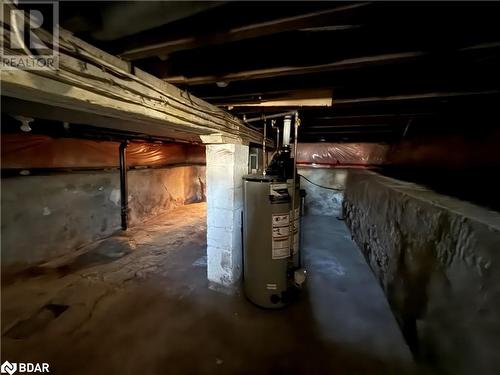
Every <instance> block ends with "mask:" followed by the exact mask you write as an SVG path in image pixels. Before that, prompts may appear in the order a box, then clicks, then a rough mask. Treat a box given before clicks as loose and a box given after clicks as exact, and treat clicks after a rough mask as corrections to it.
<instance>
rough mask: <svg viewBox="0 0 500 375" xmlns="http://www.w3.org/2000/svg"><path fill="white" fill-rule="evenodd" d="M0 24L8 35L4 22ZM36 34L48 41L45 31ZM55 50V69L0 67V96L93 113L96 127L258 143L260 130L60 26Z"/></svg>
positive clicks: (260, 136)
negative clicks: (127, 126)
mask: <svg viewBox="0 0 500 375" xmlns="http://www.w3.org/2000/svg"><path fill="white" fill-rule="evenodd" d="M2 27H3V28H4V30H3V31H4V33H3V36H4V38H8V37H9V32H8V29H6V28H8V27H9V25H8V24H4V25H2ZM37 34H38V36H39V37H40V39H42V40H43V41H44V42H46V43H50V42H51V35H50V34H48V33H47V32H44V31H37ZM5 45H6V46H7V45H9V44H8V43H5ZM9 52H10V53H11V54H15V53H16V52H14V51H9ZM59 52H60V53H59V69H58V70H50V69H47V70H33V71H26V70H20V69H14V70H2V72H1V80H2V95H4V96H9V97H13V98H17V99H22V100H27V101H31V102H35V103H42V104H45V105H49V106H51V107H56V108H62V109H64V110H66V111H68V110H69V111H74V112H76V113H85V114H86V119H87V121H91V118H92V116H96V117H99V118H100V119H101V120H99V121H96V124H95V125H96V126H102V118H103V117H104V118H110V119H114V120H122V121H124V122H128V123H129V124H135V127H136V129H134V131H136V132H138V133H147V129H148V126H150V125H156V129H157V130H158V129H161V127H164V128H165V130H166V132H165V133H166V134H167V135H166V136H171V134H172V130H173V131H176V134H177V135H178V137H179V138H180V139H182V138H183V135H185V136H186V138H190V139H192V136H193V134H195V135H202V134H203V135H207V134H212V133H216V134H222V135H224V136H227V138H228V139H230V138H236V139H241V140H242V141H243V142H255V143H261V142H262V135H261V134H260V133H259V132H257V131H255V130H253V129H251V128H248V127H247V126H245V125H244V124H243V122H242V121H240V120H239V119H238V118H236V117H234V116H232V115H230V114H229V113H227V112H225V111H223V110H221V109H219V108H217V107H215V106H213V105H211V104H209V103H206V102H204V101H203V100H201V99H198V98H195V97H193V96H190V95H189V94H188V93H187V92H184V91H181V90H179V89H178V88H176V87H174V86H172V85H170V84H168V83H166V82H164V81H162V80H160V79H157V78H155V77H153V76H151V75H149V74H147V73H145V72H142V71H140V70H138V69H135V70H134V71H133V69H132V67H131V66H130V64H129V63H127V62H125V61H123V60H121V59H119V58H117V57H115V56H112V55H109V54H107V53H106V52H103V51H101V50H99V49H97V48H95V47H93V46H91V45H89V44H87V43H85V42H83V41H82V40H80V39H78V38H76V37H74V36H73V35H71V34H70V33H68V32H66V31H64V30H61V32H60V45H59ZM119 123H120V122H119V121H110V126H109V127H110V128H113V127H114V128H120V127H119ZM89 125H94V124H93V123H90V124H89ZM198 139H199V137H198Z"/></svg>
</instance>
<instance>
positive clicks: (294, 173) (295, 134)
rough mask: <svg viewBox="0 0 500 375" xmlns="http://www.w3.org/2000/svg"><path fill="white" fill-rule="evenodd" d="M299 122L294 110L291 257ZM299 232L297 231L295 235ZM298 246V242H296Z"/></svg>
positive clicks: (297, 114) (291, 254) (293, 234)
mask: <svg viewBox="0 0 500 375" xmlns="http://www.w3.org/2000/svg"><path fill="white" fill-rule="evenodd" d="M299 124H300V119H299V113H298V112H295V121H294V126H293V127H294V130H295V133H294V139H293V183H292V215H291V216H290V221H291V223H292V225H291V233H292V239H291V241H290V242H291V244H292V246H291V251H290V258H292V259H293V250H294V248H293V247H294V241H293V240H294V237H295V233H294V228H293V227H294V225H295V199H296V194H295V190H296V189H295V186H296V179H297V138H298V137H297V136H298V132H299ZM298 235H299V233H298V232H297V236H298ZM297 246H298V244H297Z"/></svg>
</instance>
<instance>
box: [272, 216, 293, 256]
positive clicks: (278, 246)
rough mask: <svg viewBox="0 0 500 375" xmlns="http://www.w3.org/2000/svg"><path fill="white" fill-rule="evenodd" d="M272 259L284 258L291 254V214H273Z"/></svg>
mask: <svg viewBox="0 0 500 375" xmlns="http://www.w3.org/2000/svg"><path fill="white" fill-rule="evenodd" d="M272 233H273V237H272V238H273V239H272V244H273V245H272V259H283V258H287V257H289V256H290V241H289V234H290V215H289V214H273V215H272Z"/></svg>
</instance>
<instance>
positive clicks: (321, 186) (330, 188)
mask: <svg viewBox="0 0 500 375" xmlns="http://www.w3.org/2000/svg"><path fill="white" fill-rule="evenodd" d="M299 176H300V177H302V178H303V179H304V180H306V181H307V182H309V183H311V184H313V185H315V186H317V187H320V188H322V189H327V190H333V191H344V189H336V188H332V187H329V186H323V185H319V184H317V183H316V182H312V181H311V180H310V179H308V178H307V177H306V176H304V175H301V174H299Z"/></svg>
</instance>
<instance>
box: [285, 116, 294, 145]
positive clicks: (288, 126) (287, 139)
mask: <svg viewBox="0 0 500 375" xmlns="http://www.w3.org/2000/svg"><path fill="white" fill-rule="evenodd" d="M291 127H292V116H290V115H288V116H285V119H284V120H283V146H290V133H291Z"/></svg>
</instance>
